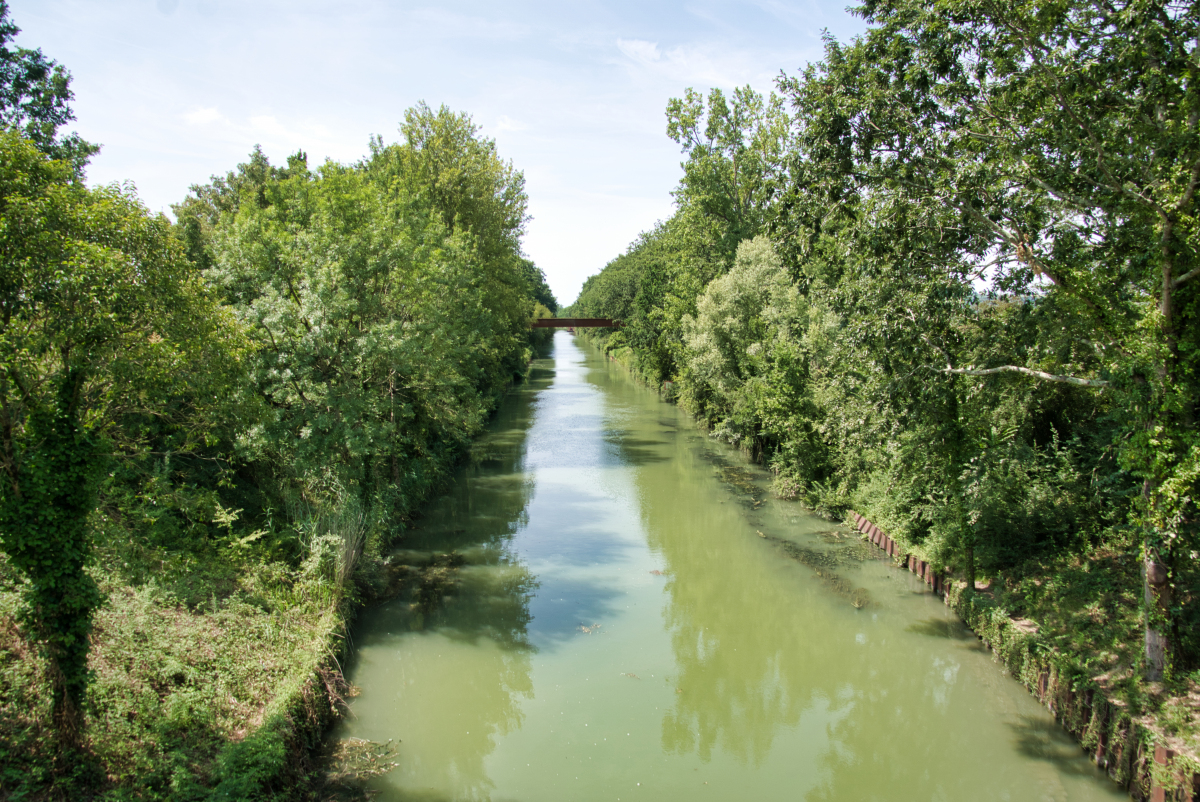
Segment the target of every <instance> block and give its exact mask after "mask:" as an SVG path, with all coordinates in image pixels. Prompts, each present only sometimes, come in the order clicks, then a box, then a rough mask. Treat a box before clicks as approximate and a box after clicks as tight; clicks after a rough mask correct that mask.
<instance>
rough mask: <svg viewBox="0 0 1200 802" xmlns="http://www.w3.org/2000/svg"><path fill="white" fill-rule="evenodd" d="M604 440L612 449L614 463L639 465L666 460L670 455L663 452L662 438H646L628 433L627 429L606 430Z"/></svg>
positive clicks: (664, 443) (663, 442) (663, 443)
mask: <svg viewBox="0 0 1200 802" xmlns="http://www.w3.org/2000/svg"><path fill="white" fill-rule="evenodd" d="M604 442H605V443H607V444H608V446H609V447H610V448H611V449H613V450H614V453H613V456H614V457H615V463H616V464H619V465H632V466H635V467H637V466H641V465H649V464H650V463H653V462H666V461H667V460H668V459H670V457H669V456H668V455H666V454H664V453H663V451H662V447H663V446H665V445H667V443H666V441H664V440H647V439H644V438H637V437H633V436H632V435H630V433H629V432H627V431H612V430H610V431H607V432H605V433H604Z"/></svg>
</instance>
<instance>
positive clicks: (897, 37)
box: [856, 0, 1200, 679]
mask: <svg viewBox="0 0 1200 802" xmlns="http://www.w3.org/2000/svg"><path fill="white" fill-rule="evenodd" d="M863 12H864V15H865V16H866V17H867V19H868V20H869V21H871V22H873V23H875V26H876V27H874V28H873V29H872V31H871V32H870V33H869V34H868V36H867V37H866V38H865V40H864V43H863V46H864V48H865V53H866V55H867V57H866V58H865V59H864V60H863V65H864V73H865V74H866V75H869V76H870V77H868V78H864V79H863V82H862V84H861V85H870V86H874V87H876V88H877V90H878V94H879V95H880V96H881V97H886V98H890V101H891V103H892V104H893V111H892V114H893V117H895V116H896V115H904V114H907V115H909V120H908V123H907V130H908V131H909V132H916V134H917V135H918V142H920V143H921V144H924V143H927V142H929V141H930V138H931V137H934V136H936V137H937V138H938V139H939V141H940V143H941V144H940V146H939V147H937V148H929V149H925V148H922V147H913V146H912V145H910V146H909V147H907V148H904V149H902V150H899V151H896V152H894V153H893V154H891V160H892V161H893V163H894V164H895V165H896V168H897V169H896V170H895V172H894V174H895V181H896V185H898V184H900V183H901V182H903V183H904V184H905V185H906V186H908V187H910V188H912V189H913V190H915V191H919V192H920V193H921V194H922V195H923V196H925V197H928V198H931V199H937V200H939V201H941V202H943V203H945V204H947V205H949V206H950V207H952V208H954V209H956V210H957V211H958V212H959V213H960V214H961V215H962V216H963V217H964V219H967V220H970V221H971V222H972V224H973V225H975V226H977V227H980V228H981V229H982V230H984V231H986V232H987V234H988V237H989V240H990V241H989V242H987V243H986V247H985V248H983V249H980V248H979V247H977V246H976V247H975V248H974V249H973V250H974V255H975V258H976V261H977V264H980V265H982V264H984V262H985V257H987V258H990V260H991V269H992V270H993V273H992V280H993V282H994V283H995V285H996V286H998V287H1000V288H1003V289H1004V290H1005V291H1007V292H1009V293H1014V294H1020V293H1030V294H1034V295H1037V296H1039V297H1042V298H1044V299H1046V301H1047V302H1048V303H1052V304H1054V305H1055V306H1056V308H1057V309H1059V310H1060V311H1061V312H1062V313H1063V315H1064V316H1065V318H1064V319H1065V320H1066V321H1067V325H1068V326H1069V327H1071V328H1072V329H1074V331H1075V332H1077V335H1078V337H1079V339H1080V340H1082V341H1084V342H1086V343H1088V347H1089V348H1091V349H1092V351H1093V355H1092V357H1091V359H1090V361H1091V362H1092V364H1093V365H1094V367H1095V368H1096V373H1097V374H1099V375H1095V374H1093V375H1077V374H1072V373H1070V372H1069V371H1067V370H1064V369H1063V368H1064V367H1068V366H1067V365H1061V366H1053V365H1044V366H1039V365H1028V364H1026V365H1022V364H1014V363H1013V362H1012V361H1011V360H1006V359H1004V357H1003V355H1001V354H996V355H995V356H994V361H992V362H991V364H984V365H946V366H945V368H944V370H945V371H946V372H948V373H956V374H958V375H962V376H969V377H991V376H995V375H997V374H1000V373H1008V374H1016V375H1023V376H1025V377H1028V378H1027V379H1026V380H1029V379H1033V380H1037V381H1043V382H1059V383H1063V382H1065V383H1071V384H1075V385H1077V386H1083V387H1089V388H1093V391H1094V392H1105V393H1108V394H1110V395H1111V398H1112V402H1113V403H1114V405H1115V408H1116V410H1117V411H1118V413H1117V414H1118V415H1119V417H1120V418H1121V419H1122V420H1123V427H1124V435H1123V436H1122V437H1121V438H1120V439H1121V441H1122V446H1121V449H1120V453H1121V455H1122V461H1123V463H1124V465H1125V466H1126V468H1127V469H1128V470H1129V471H1130V472H1131V473H1132V474H1133V475H1134V476H1136V477H1137V480H1138V481H1139V483H1140V485H1141V493H1142V502H1141V504H1140V505H1139V507H1138V509H1137V510H1136V511H1135V513H1134V520H1133V523H1135V524H1136V525H1137V526H1138V527H1140V528H1141V529H1142V530H1143V532H1144V538H1143V544H1142V561H1143V571H1144V576H1145V594H1144V595H1145V599H1146V602H1145V626H1146V632H1145V661H1146V673H1147V676H1148V677H1150V678H1151V679H1158V678H1161V677H1162V676H1163V675H1164V673H1165V672H1166V671H1168V670H1169V668H1170V659H1171V658H1170V651H1171V645H1170V637H1169V633H1170V630H1171V629H1172V627H1173V616H1174V614H1175V613H1174V610H1175V608H1174V606H1173V602H1172V589H1171V582H1172V576H1173V573H1174V571H1175V570H1176V567H1177V566H1178V561H1180V560H1182V559H1185V555H1186V554H1188V553H1189V552H1190V551H1191V549H1192V548H1193V546H1194V544H1195V541H1196V537H1197V532H1196V518H1197V510H1196V508H1195V502H1194V499H1195V498H1196V492H1195V490H1196V480H1197V476H1198V475H1200V439H1198V438H1197V433H1196V430H1195V425H1194V420H1195V405H1196V398H1197V390H1198V389H1200V388H1198V386H1197V370H1196V369H1197V367H1198V363H1197V359H1198V358H1200V349H1197V345H1198V344H1200V342H1198V341H1197V337H1200V333H1198V330H1200V327H1197V326H1196V325H1195V323H1196V321H1195V315H1196V313H1197V306H1196V304H1197V296H1196V286H1197V284H1198V283H1200V282H1197V280H1196V279H1197V277H1198V276H1200V267H1198V266H1197V264H1196V254H1197V247H1198V246H1200V241H1198V240H1197V237H1198V234H1200V231H1198V229H1197V225H1196V219H1197V208H1198V207H1197V199H1196V189H1197V187H1198V186H1200V99H1197V96H1196V93H1195V91H1194V87H1193V86H1192V81H1193V74H1194V70H1195V59H1196V57H1197V55H1198V54H1200V50H1198V49H1197V44H1196V43H1197V41H1198V39H1197V34H1198V33H1200V16H1198V15H1197V13H1196V7H1195V6H1194V5H1191V4H1187V5H1183V6H1170V5H1168V4H1162V3H1149V4H1146V3H1134V2H1118V3H1105V4H1092V3H1083V2H1069V3H1060V4H1054V5H1019V4H1018V5H1012V4H1009V5H1003V4H1000V5H994V4H989V3H965V4H950V3H946V4H942V3H938V4H927V3H921V2H910V1H909V0H897V1H896V2H890V1H889V2H874V1H873V2H868V3H866V4H865V6H864V9H863ZM867 65H876V66H875V67H874V69H872V68H871V67H869V66H867ZM856 124H857V125H858V130H859V135H860V136H861V137H862V138H864V139H867V138H869V137H871V136H873V135H874V132H875V127H874V125H873V118H872V117H870V116H863V117H861V118H859V120H857V121H856ZM922 131H924V132H929V133H925V134H922V133H920V132H922ZM894 186H895V185H894ZM890 189H891V188H889V189H888V190H886V191H890ZM996 362H1000V363H1001V364H996ZM976 381H978V379H976Z"/></svg>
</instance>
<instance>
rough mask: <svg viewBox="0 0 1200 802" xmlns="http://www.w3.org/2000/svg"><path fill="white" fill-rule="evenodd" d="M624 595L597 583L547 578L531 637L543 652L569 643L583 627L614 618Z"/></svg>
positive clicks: (539, 600) (541, 589)
mask: <svg viewBox="0 0 1200 802" xmlns="http://www.w3.org/2000/svg"><path fill="white" fill-rule="evenodd" d="M621 595H622V594H621V593H620V592H619V591H617V590H614V589H613V588H610V587H605V586H604V585H600V584H597V583H594V582H584V581H570V580H554V579H544V580H542V584H541V588H540V590H539V592H538V596H537V599H536V600H535V601H534V606H533V616H534V619H535V623H534V624H533V625H532V626H531V627H530V633H529V634H530V639H531V640H532V642H533V643H534V644H536V646H537V649H538V650H539V651H542V652H553V651H554V650H556V649H558V648H560V647H563V646H567V645H569V644H570V643H571V641H572V640H574V638H576V637H577V636H578V635H579V633H580V627H592V626H594V625H596V624H602V623H603V622H605V621H608V620H610V614H611V613H612V611H613V609H614V608H615V606H616V604H615V602H616V600H617V599H619V598H621Z"/></svg>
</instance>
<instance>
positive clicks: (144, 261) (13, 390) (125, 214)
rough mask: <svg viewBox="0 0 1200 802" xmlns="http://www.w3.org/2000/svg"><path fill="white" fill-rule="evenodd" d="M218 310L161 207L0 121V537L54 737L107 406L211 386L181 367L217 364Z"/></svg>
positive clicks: (75, 704) (76, 701)
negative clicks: (94, 185)
mask: <svg viewBox="0 0 1200 802" xmlns="http://www.w3.org/2000/svg"><path fill="white" fill-rule="evenodd" d="M231 324H232V321H231V320H230V319H229V318H228V317H227V316H225V315H223V314H222V313H220V312H219V311H218V310H217V308H216V306H215V304H214V303H213V302H212V300H211V299H210V298H209V296H208V294H207V292H206V291H205V290H204V288H203V286H202V285H201V283H200V276H199V274H198V273H197V272H196V271H195V270H194V269H193V268H192V266H191V264H190V263H189V262H188V260H187V259H186V257H185V256H184V254H183V250H182V248H181V247H180V246H179V244H178V242H177V240H176V239H175V238H174V236H173V234H172V233H171V226H170V223H169V221H167V220H166V219H165V218H164V217H162V216H157V217H156V216H152V215H150V214H149V213H148V212H147V211H146V210H145V208H144V207H142V206H141V204H140V203H138V201H137V199H136V198H135V197H134V196H133V195H132V194H130V193H127V192H126V191H124V190H121V189H118V188H104V189H98V190H89V189H87V188H86V187H84V186H83V185H82V184H80V183H79V182H78V181H77V180H76V178H75V173H74V170H73V167H72V165H71V164H69V163H67V162H63V161H55V160H51V159H49V158H47V157H46V155H45V154H43V153H41V152H40V151H39V150H38V149H37V148H36V147H35V146H34V144H33V143H31V142H30V141H29V140H28V139H27V138H25V137H24V136H23V135H21V134H19V133H16V132H5V133H3V134H0V470H2V476H3V481H2V482H0V544H2V545H3V548H4V551H5V552H6V553H7V555H8V557H9V559H10V560H11V562H12V563H13V565H14V566H16V568H17V569H19V570H20V571H21V572H22V573H23V574H24V575H25V576H26V578H27V579H28V581H29V583H28V586H27V590H26V612H25V616H26V622H27V624H28V625H29V627H30V630H31V633H32V634H33V635H34V637H35V638H36V639H37V640H39V641H40V642H41V643H42V644H43V645H44V647H45V651H46V656H47V658H48V660H49V665H50V681H51V686H52V688H53V711H54V723H55V726H56V729H57V731H58V733H59V735H60V736H61V737H62V738H63V739H64V742H65V743H67V744H71V743H73V742H74V740H75V738H76V736H77V734H78V732H79V727H80V723H81V719H80V717H81V711H82V709H81V705H82V702H83V698H84V691H85V689H86V686H87V654H88V632H89V630H90V625H91V616H92V612H93V611H94V610H95V608H96V606H97V604H99V602H100V596H99V593H98V592H97V589H96V586H95V583H94V582H93V581H92V579H91V578H90V576H89V575H88V573H87V571H86V568H87V566H88V563H89V560H90V553H91V529H90V526H89V523H88V515H89V513H90V511H91V509H92V505H93V503H94V488H95V480H96V478H97V473H98V471H99V470H100V469H101V468H102V466H104V465H105V464H106V462H107V460H108V459H110V458H111V457H112V455H113V452H114V448H116V447H118V441H119V440H120V439H121V436H120V434H119V433H118V432H116V431H115V429H116V424H117V421H118V417H119V416H120V415H121V414H122V413H123V412H130V411H136V412H141V411H145V410H147V408H148V407H149V408H150V409H154V408H155V407H156V406H157V403H156V401H155V400H154V399H161V398H165V397H169V396H170V395H171V394H172V393H176V394H178V393H180V392H181V391H183V390H185V389H186V388H187V386H188V384H189V383H193V384H195V385H196V389H201V390H202V393H201V395H202V397H207V398H209V399H211V398H212V396H211V393H212V392H213V388H212V387H205V386H203V385H204V382H203V381H199V382H196V381H195V380H194V377H195V376H196V375H197V373H198V365H201V364H203V365H205V370H214V371H217V372H219V364H220V362H221V360H222V358H223V355H224V356H229V354H230V351H229V350H228V349H226V348H224V347H223V342H224V339H223V338H224V337H226V336H228V335H227V334H225V332H234V331H236V329H235V328H230V326H231ZM200 403H201V404H202V405H203V404H205V403H208V402H206V401H203V400H201V402H200Z"/></svg>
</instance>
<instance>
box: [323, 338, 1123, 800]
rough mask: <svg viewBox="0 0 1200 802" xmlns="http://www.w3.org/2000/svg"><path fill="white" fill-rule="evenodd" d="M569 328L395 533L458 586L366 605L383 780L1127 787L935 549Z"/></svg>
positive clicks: (861, 791)
mask: <svg viewBox="0 0 1200 802" xmlns="http://www.w3.org/2000/svg"><path fill="white" fill-rule="evenodd" d="M766 484H767V476H766V475H765V474H764V472H763V471H762V470H761V469H759V468H757V467H755V466H753V465H751V464H749V463H748V462H747V461H746V460H745V459H744V458H743V457H742V456H741V455H740V454H739V453H738V452H736V451H734V450H732V449H730V448H728V447H725V446H723V445H722V444H720V443H718V442H715V441H713V440H712V439H710V438H708V437H706V436H705V435H704V433H703V432H701V431H699V430H698V429H697V428H696V427H695V425H694V424H693V423H691V422H690V421H689V420H688V418H687V416H686V415H684V414H683V413H682V412H680V411H679V410H677V409H676V408H675V407H673V406H671V405H669V404H666V403H663V402H662V401H660V400H659V399H658V397H657V396H656V395H655V394H653V393H652V392H650V391H648V390H646V389H645V388H643V387H640V386H638V385H636V384H635V383H634V382H633V381H632V380H631V379H629V378H628V377H627V376H626V375H625V374H624V372H623V371H622V370H621V369H620V368H618V367H616V366H614V365H612V364H611V363H609V362H607V361H606V360H604V359H603V358H602V357H601V356H600V355H599V354H597V353H596V352H595V351H593V350H592V349H590V348H588V347H587V346H585V345H583V344H580V343H577V342H576V341H575V340H574V339H573V338H572V337H571V336H570V335H568V334H566V333H559V334H557V335H556V337H555V341H554V353H553V356H552V358H551V359H547V360H542V361H539V362H537V363H536V364H535V369H534V371H533V376H532V380H531V381H530V382H529V383H528V384H527V385H525V386H523V387H522V388H520V389H518V390H517V391H516V392H515V393H514V394H513V395H512V396H511V397H510V398H509V400H508V401H507V402H506V404H505V406H504V407H503V409H502V410H501V411H500V413H499V415H498V416H497V419H496V421H495V422H494V424H493V425H492V427H491V429H490V431H489V433H488V434H487V435H486V436H485V437H484V438H482V439H481V440H480V441H479V442H478V443H477V444H476V446H475V448H474V451H473V455H472V459H471V461H470V463H469V465H467V466H466V467H464V468H463V469H462V470H461V471H460V473H459V475H458V476H457V478H456V480H455V482H454V484H453V486H452V487H451V488H450V489H449V490H448V491H447V492H446V493H445V495H444V496H443V497H442V498H441V499H439V500H437V501H435V502H434V503H433V504H432V505H431V507H430V510H429V512H428V514H427V515H426V516H425V517H424V518H423V519H421V520H420V521H419V522H417V525H416V528H415V531H413V532H412V533H411V535H410V536H409V537H408V539H407V540H406V542H405V547H406V549H407V551H406V552H405V553H402V554H400V555H399V556H400V557H402V558H405V559H407V560H410V561H420V560H422V559H427V558H428V557H429V556H430V554H442V553H447V552H454V553H457V554H459V555H461V556H462V558H463V559H464V561H465V562H464V564H463V565H462V566H461V567H460V568H459V569H458V570H457V573H458V581H457V584H456V585H454V586H453V588H452V590H451V592H450V594H449V595H448V596H447V597H446V598H445V599H444V600H443V601H442V602H440V603H439V604H438V605H436V606H435V607H434V608H432V609H430V610H427V611H425V612H421V611H419V610H416V611H414V609H413V608H412V604H411V600H410V599H408V598H405V599H402V600H396V601H394V602H391V603H387V604H383V605H381V606H378V607H375V608H373V609H370V610H368V611H366V612H365V613H364V614H363V615H362V616H361V618H360V621H359V624H358V626H357V628H356V631H355V632H354V634H353V637H354V648H355V652H354V655H355V656H354V659H353V661H352V663H351V664H350V666H349V667H348V671H349V679H350V681H351V682H352V683H353V684H354V685H355V686H357V687H358V688H359V689H360V694H359V695H358V696H357V697H356V698H355V699H354V700H353V701H352V704H351V710H350V715H349V716H348V717H347V719H346V721H345V722H344V723H343V724H342V725H341V726H340V728H339V730H338V731H337V732H336V733H335V736H336V737H340V738H350V737H353V738H365V739H368V740H372V741H377V742H384V741H387V740H388V739H393V740H395V741H398V742H399V744H398V748H397V754H396V758H395V759H396V761H397V762H398V763H399V767H398V768H397V769H395V770H394V771H392V772H391V773H390V774H387V775H386V776H384V777H381V778H378V779H376V780H374V781H373V785H372V788H373V789H374V790H375V791H377V792H379V796H378V797H377V798H378V799H381V800H430V801H432V800H496V801H497V802H499V801H500V800H521V801H522V802H533V800H553V801H554V802H562V801H563V800H784V799H786V800H801V799H803V800H847V801H848V800H935V801H936V800H946V802H950V800H968V799H969V800H1012V802H1028V801H1031V800H1072V801H1073V802H1074V801H1075V800H1116V799H1127V798H1128V797H1126V796H1125V795H1123V794H1121V793H1120V792H1119V791H1118V790H1117V788H1116V787H1115V786H1114V785H1112V784H1111V783H1110V782H1109V781H1108V780H1107V779H1106V778H1105V777H1104V776H1103V775H1102V774H1101V773H1100V772H1099V771H1098V770H1096V769H1095V767H1093V766H1092V765H1091V764H1090V763H1089V762H1088V761H1087V760H1086V758H1085V757H1084V755H1083V753H1082V752H1081V750H1080V748H1079V746H1078V745H1077V744H1075V743H1074V742H1073V741H1072V740H1071V738H1070V737H1069V736H1068V735H1067V734H1066V733H1065V732H1064V731H1063V730H1062V729H1060V728H1059V727H1058V725H1057V724H1056V723H1055V722H1054V720H1053V718H1052V717H1051V716H1050V714H1049V713H1047V711H1045V710H1044V709H1042V708H1041V707H1040V706H1039V705H1038V704H1037V703H1036V702H1035V701H1034V700H1033V698H1032V697H1030V696H1029V694H1028V693H1027V692H1026V691H1025V690H1024V689H1023V688H1021V687H1020V686H1019V685H1018V684H1017V683H1016V682H1015V681H1014V680H1013V679H1011V678H1010V677H1008V676H1006V675H1005V674H1004V673H1003V672H1002V670H1001V668H1000V666H999V665H998V664H997V663H995V662H993V660H992V658H991V655H990V653H988V652H987V651H986V650H984V649H983V648H982V647H981V645H980V644H979V642H978V641H977V640H976V639H975V638H974V637H973V636H972V635H971V634H970V633H969V632H968V631H967V630H966V629H965V628H964V627H963V626H962V625H961V624H959V623H958V621H957V619H956V618H955V617H954V616H953V615H952V614H951V613H950V612H949V611H948V610H947V609H946V608H945V607H944V606H943V605H942V603H941V602H940V600H939V599H938V598H936V597H935V596H933V595H932V594H930V593H929V592H928V591H927V590H926V589H925V587H924V586H923V585H922V584H920V582H918V581H917V580H916V578H915V577H913V576H912V575H911V574H909V573H906V572H903V571H899V570H897V569H895V568H892V567H891V566H890V564H889V563H888V562H886V561H885V559H884V558H882V557H881V556H880V552H878V551H875V550H872V549H870V548H867V547H865V546H864V545H863V544H862V543H861V542H860V541H858V540H857V539H855V538H854V537H852V536H851V535H850V531H849V530H848V529H847V528H845V527H839V526H836V525H834V524H831V523H830V522H828V521H824V520H822V519H819V518H816V517H814V516H812V515H809V514H807V513H806V512H805V511H804V510H803V509H801V508H800V507H799V506H798V505H796V504H792V503H788V502H783V501H778V500H775V499H773V498H772V497H771V496H770V494H769V493H767V492H766Z"/></svg>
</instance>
